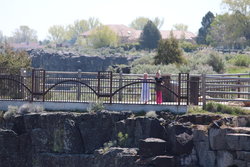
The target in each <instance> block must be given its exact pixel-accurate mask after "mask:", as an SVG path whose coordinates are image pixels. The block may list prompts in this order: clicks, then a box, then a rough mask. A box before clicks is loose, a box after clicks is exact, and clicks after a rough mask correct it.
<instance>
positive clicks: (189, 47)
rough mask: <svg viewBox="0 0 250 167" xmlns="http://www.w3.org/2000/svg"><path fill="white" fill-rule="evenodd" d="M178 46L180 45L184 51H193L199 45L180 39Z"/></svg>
mask: <svg viewBox="0 0 250 167" xmlns="http://www.w3.org/2000/svg"><path fill="white" fill-rule="evenodd" d="M180 47H181V48H182V49H183V50H184V51H185V52H193V51H195V50H197V48H198V47H199V45H197V44H193V43H191V42H187V41H181V42H180Z"/></svg>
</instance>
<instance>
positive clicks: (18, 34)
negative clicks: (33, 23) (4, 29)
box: [11, 25, 37, 43]
mask: <svg viewBox="0 0 250 167" xmlns="http://www.w3.org/2000/svg"><path fill="white" fill-rule="evenodd" d="M11 40H12V42H15V43H23V42H26V43H29V42H36V41H37V33H36V31H35V30H33V29H31V28H29V27H28V26H24V25H23V26H20V27H19V28H18V29H16V30H15V31H14V33H13V36H12V37H11Z"/></svg>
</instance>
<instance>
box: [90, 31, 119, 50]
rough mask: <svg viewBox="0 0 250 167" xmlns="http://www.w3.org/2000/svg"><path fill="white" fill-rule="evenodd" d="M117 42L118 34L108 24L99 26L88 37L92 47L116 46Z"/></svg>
mask: <svg viewBox="0 0 250 167" xmlns="http://www.w3.org/2000/svg"><path fill="white" fill-rule="evenodd" d="M118 42H119V37H118V35H117V34H116V33H115V32H114V31H112V30H111V29H110V28H109V27H108V26H99V27H98V28H96V29H95V30H93V32H92V33H91V34H90V36H89V38H88V43H89V44H90V45H91V46H93V47H94V48H101V47H108V46H117V44H118Z"/></svg>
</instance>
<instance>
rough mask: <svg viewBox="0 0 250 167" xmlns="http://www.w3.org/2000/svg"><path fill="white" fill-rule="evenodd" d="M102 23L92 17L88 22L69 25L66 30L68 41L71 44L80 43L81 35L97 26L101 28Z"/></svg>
mask: <svg viewBox="0 0 250 167" xmlns="http://www.w3.org/2000/svg"><path fill="white" fill-rule="evenodd" d="M100 25H101V23H100V21H99V20H98V19H97V18H94V17H90V18H89V19H88V20H76V21H75V22H74V24H73V25H68V26H67V28H66V31H67V32H66V33H67V34H66V39H67V40H68V41H69V42H70V43H71V44H75V43H76V42H77V43H78V44H79V43H80V40H81V39H80V37H81V34H82V33H84V32H86V31H89V30H91V29H93V28H96V27H97V26H100Z"/></svg>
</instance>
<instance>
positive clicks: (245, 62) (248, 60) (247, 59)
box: [230, 54, 250, 67]
mask: <svg viewBox="0 0 250 167" xmlns="http://www.w3.org/2000/svg"><path fill="white" fill-rule="evenodd" d="M230 62H231V63H233V64H234V65H236V66H244V67H248V66H249V65H250V55H242V54H241V55H236V56H234V57H233V58H232V59H231V60H230Z"/></svg>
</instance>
